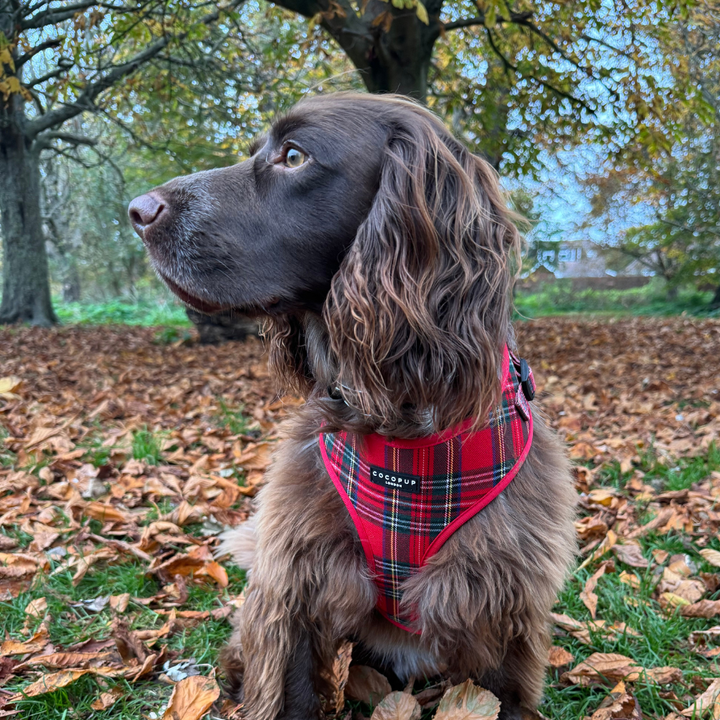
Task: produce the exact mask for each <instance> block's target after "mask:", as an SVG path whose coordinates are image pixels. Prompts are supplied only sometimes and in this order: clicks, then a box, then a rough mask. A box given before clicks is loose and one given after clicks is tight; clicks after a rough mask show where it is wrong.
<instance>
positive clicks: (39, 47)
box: [15, 36, 65, 68]
mask: <svg viewBox="0 0 720 720" xmlns="http://www.w3.org/2000/svg"><path fill="white" fill-rule="evenodd" d="M64 39H65V37H64V36H63V37H57V38H52V39H51V40H46V41H45V42H41V43H38V44H37V45H35V46H34V47H33V48H32V50H30V51H29V52H26V53H25V54H24V55H21V56H20V57H19V58H18V59H17V60H15V67H16V68H19V67H22V66H23V65H24V64H25V63H26V62H27V61H28V60H30V58H33V57H35V55H37V54H38V53H40V52H42V51H43V50H47V49H48V48H51V47H56V46H57V45H60V44H61V43H62V41H63V40H64Z"/></svg>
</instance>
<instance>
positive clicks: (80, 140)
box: [35, 130, 97, 150]
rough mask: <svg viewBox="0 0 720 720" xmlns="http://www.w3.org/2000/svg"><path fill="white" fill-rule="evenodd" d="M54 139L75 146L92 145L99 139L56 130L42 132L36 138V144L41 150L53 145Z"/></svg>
mask: <svg viewBox="0 0 720 720" xmlns="http://www.w3.org/2000/svg"><path fill="white" fill-rule="evenodd" d="M53 140H62V141H63V142H66V143H68V144H69V145H74V146H75V147H77V146H78V145H89V146H90V147H92V146H93V145H96V144H97V140H96V139H95V138H89V137H85V136H83V135H75V134H73V133H64V132H58V131H56V130H53V131H49V132H44V133H41V134H40V135H38V136H37V137H36V138H35V144H36V147H37V148H38V149H39V150H45V149H47V148H49V147H52V141H53Z"/></svg>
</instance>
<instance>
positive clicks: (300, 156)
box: [285, 147, 307, 168]
mask: <svg viewBox="0 0 720 720" xmlns="http://www.w3.org/2000/svg"><path fill="white" fill-rule="evenodd" d="M306 161H307V155H306V154H305V153H304V152H303V151H302V150H298V149H297V148H294V147H291V148H288V151H287V152H286V153H285V165H287V166H288V167H289V168H299V167H300V166H301V165H302V164H303V163H304V162H306Z"/></svg>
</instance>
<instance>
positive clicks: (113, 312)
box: [54, 298, 191, 342]
mask: <svg viewBox="0 0 720 720" xmlns="http://www.w3.org/2000/svg"><path fill="white" fill-rule="evenodd" d="M54 307H55V312H56V314H57V316H58V318H59V320H60V322H62V323H72V324H82V325H143V326H154V325H171V326H180V327H190V326H191V323H190V321H189V320H188V318H187V315H186V314H185V308H184V307H183V306H182V305H181V304H180V303H179V302H176V301H174V300H172V299H170V300H167V299H165V298H160V299H157V300H153V301H150V300H144V301H137V302H132V301H128V300H123V299H115V300H109V301H107V302H97V303H63V302H61V301H59V300H55V301H54ZM177 339H182V336H181V335H178V336H177V337H171V338H170V339H167V338H160V339H159V341H160V342H163V341H164V342H174V341H175V340H177Z"/></svg>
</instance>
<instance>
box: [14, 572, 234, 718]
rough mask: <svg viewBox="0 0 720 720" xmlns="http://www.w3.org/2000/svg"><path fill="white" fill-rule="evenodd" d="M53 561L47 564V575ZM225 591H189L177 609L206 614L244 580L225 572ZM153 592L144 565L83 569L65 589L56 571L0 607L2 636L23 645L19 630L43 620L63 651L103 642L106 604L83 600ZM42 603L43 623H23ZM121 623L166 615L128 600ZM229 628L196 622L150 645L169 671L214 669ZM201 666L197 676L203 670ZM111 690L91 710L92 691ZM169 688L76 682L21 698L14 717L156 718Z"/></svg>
mask: <svg viewBox="0 0 720 720" xmlns="http://www.w3.org/2000/svg"><path fill="white" fill-rule="evenodd" d="M57 565H58V563H57V562H55V561H52V568H51V571H50V572H52V570H54V569H55V568H56V567H57ZM228 576H229V585H228V587H227V588H225V589H222V590H219V589H218V588H217V587H216V586H215V585H205V584H203V585H197V584H192V585H190V588H189V589H190V597H189V600H188V602H187V603H186V605H185V606H184V607H183V609H190V608H191V609H193V610H213V609H215V608H218V607H221V605H222V602H223V600H225V601H227V600H228V599H229V598H230V597H234V596H236V595H237V594H238V593H239V592H240V591H241V590H242V587H243V584H244V574H243V573H242V572H241V571H239V570H237V569H230V571H229V573H228ZM160 590H161V584H160V583H159V581H157V580H156V579H155V578H154V577H152V576H147V575H145V567H144V566H143V565H142V564H141V563H139V562H136V561H134V560H133V561H124V562H120V563H117V564H109V565H103V566H98V567H95V566H93V567H92V568H90V570H89V571H88V573H87V574H86V575H85V577H84V578H83V579H82V580H81V581H80V583H79V584H78V585H77V587H74V586H73V584H72V572H71V571H66V572H60V573H58V574H56V575H50V574H47V575H41V576H40V577H39V579H38V580H37V581H36V583H35V585H34V586H33V587H32V589H31V590H30V591H29V592H26V593H23V594H21V595H20V596H18V597H17V598H15V599H14V600H11V601H4V602H0V616H1V617H2V621H3V630H4V632H5V633H7V635H8V636H10V637H13V638H16V639H18V640H20V639H27V637H26V636H25V635H23V634H22V632H21V631H22V629H23V627H27V629H28V630H29V631H30V632H34V631H35V630H37V628H38V627H39V625H40V624H41V622H43V621H44V622H47V623H48V628H49V633H50V639H51V641H52V642H53V643H54V644H56V645H58V646H62V647H67V646H69V645H73V644H76V643H81V642H84V641H85V640H91V639H92V640H105V639H107V638H109V637H110V636H111V630H112V622H113V619H114V612H113V611H112V610H111V609H110V607H109V605H106V606H105V608H103V609H102V610H101V611H100V612H92V611H88V610H87V609H85V608H84V607H83V606H82V605H80V604H79V603H81V601H83V600H89V599H94V598H98V597H104V596H107V595H118V594H120V593H124V592H127V593H130V595H131V597H133V598H136V597H137V598H148V597H152V596H154V595H155V594H157V593H158V592H159V591H160ZM41 597H44V598H45V599H46V601H47V613H46V615H45V617H44V618H37V619H31V622H30V623H29V624H27V625H26V623H27V616H26V615H25V608H26V607H27V605H28V604H29V603H30V601H31V600H34V599H38V598H41ZM124 617H125V618H126V619H127V620H128V622H129V623H130V628H131V629H137V628H142V629H148V628H159V627H161V626H162V625H163V624H164V623H165V622H166V621H167V616H165V615H161V614H158V613H155V612H154V611H153V610H151V609H149V608H148V607H147V606H145V605H143V604H142V603H138V602H133V601H132V600H131V601H130V604H129V606H128V608H127V610H126V611H125V613H124ZM230 631H231V628H230V625H229V624H228V622H227V621H225V620H213V619H207V620H203V621H202V622H201V623H199V624H198V625H196V626H194V627H188V628H186V629H184V630H181V631H180V632H178V633H176V634H174V635H172V636H171V637H170V638H169V639H168V640H165V639H161V640H159V641H158V648H156V649H159V646H161V645H163V644H167V646H168V650H169V651H170V662H171V664H172V665H176V664H178V663H179V662H181V661H185V660H190V659H193V660H194V661H195V663H197V664H198V665H201V666H202V665H203V664H210V665H215V664H216V663H217V653H218V651H219V649H220V648H221V647H222V646H223V644H224V643H225V642H226V640H227V638H228V636H229V634H230ZM205 669H206V668H202V667H201V670H205ZM28 682H29V680H28V679H22V680H19V681H18V680H17V679H15V680H14V681H13V682H11V683H9V684H8V685H6V686H5V689H7V690H12V691H18V690H21V689H22V687H24V686H25V685H27V684H28ZM112 686H119V687H120V689H121V690H122V691H123V695H122V697H121V698H120V699H119V700H118V701H117V702H116V703H115V704H114V705H113V706H112V707H110V708H108V709H107V710H94V709H92V708H91V707H90V705H91V703H92V702H93V701H94V700H95V699H96V698H97V697H98V696H99V694H100V692H102V691H103V690H107V689H108V687H112ZM171 691H172V688H171V687H170V686H165V685H163V684H161V683H158V682H157V681H156V680H152V681H143V680H139V681H138V682H137V683H134V684H132V685H131V684H129V683H127V682H126V681H125V680H119V679H107V680H106V679H98V678H96V677H92V676H86V677H83V678H80V679H79V680H78V681H76V682H75V683H73V684H72V685H70V686H68V687H66V688H60V689H58V690H56V691H55V692H52V693H48V694H45V695H40V696H37V697H34V698H27V699H26V700H22V701H20V702H19V703H18V704H17V707H16V709H17V710H18V711H19V714H18V717H20V718H23V719H27V720H35V719H36V718H37V719H38V720H47V719H48V718H58V719H60V718H67V720H70V719H74V718H92V719H93V720H106V719H107V720H110V719H111V718H112V719H113V720H131V718H132V720H137V718H141V717H151V715H150V713H155V714H156V717H161V716H162V710H163V706H164V705H165V704H166V702H167V700H168V698H169V696H170V693H171Z"/></svg>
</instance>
